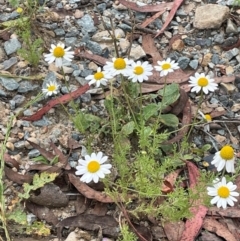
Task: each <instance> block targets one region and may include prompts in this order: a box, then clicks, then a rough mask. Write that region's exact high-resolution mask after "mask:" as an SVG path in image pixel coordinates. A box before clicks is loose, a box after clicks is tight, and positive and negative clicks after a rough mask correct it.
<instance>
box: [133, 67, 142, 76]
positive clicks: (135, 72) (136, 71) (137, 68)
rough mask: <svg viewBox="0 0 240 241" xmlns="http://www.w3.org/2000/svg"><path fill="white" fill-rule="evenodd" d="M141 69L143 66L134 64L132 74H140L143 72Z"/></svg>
mask: <svg viewBox="0 0 240 241" xmlns="http://www.w3.org/2000/svg"><path fill="white" fill-rule="evenodd" d="M143 71H144V69H143V67H142V66H136V67H135V68H134V71H133V72H134V74H136V75H140V74H142V73H143Z"/></svg>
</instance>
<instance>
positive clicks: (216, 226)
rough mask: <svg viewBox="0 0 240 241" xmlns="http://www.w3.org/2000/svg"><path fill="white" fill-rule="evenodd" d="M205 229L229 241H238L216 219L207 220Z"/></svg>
mask: <svg viewBox="0 0 240 241" xmlns="http://www.w3.org/2000/svg"><path fill="white" fill-rule="evenodd" d="M203 228H205V229H206V230H208V231H210V232H213V233H216V234H217V235H218V236H220V237H223V238H224V239H225V240H227V241H237V239H236V238H235V237H234V236H233V234H232V233H231V232H230V231H229V230H228V228H227V227H226V226H224V225H223V224H221V223H219V222H218V221H217V220H215V219H212V218H205V220H204V223H203Z"/></svg>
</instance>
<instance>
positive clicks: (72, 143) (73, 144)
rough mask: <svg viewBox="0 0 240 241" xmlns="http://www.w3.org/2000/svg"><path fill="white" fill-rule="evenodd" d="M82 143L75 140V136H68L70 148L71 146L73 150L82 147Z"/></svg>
mask: <svg viewBox="0 0 240 241" xmlns="http://www.w3.org/2000/svg"><path fill="white" fill-rule="evenodd" d="M81 146H82V145H81V144H80V143H79V142H78V141H76V140H74V139H73V138H68V148H70V149H71V150H72V149H73V150H74V149H77V148H80V147H81Z"/></svg>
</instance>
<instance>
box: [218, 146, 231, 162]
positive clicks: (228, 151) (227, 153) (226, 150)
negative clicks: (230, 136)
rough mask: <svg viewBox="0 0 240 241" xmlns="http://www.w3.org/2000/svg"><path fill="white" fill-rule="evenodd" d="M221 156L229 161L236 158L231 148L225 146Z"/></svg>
mask: <svg viewBox="0 0 240 241" xmlns="http://www.w3.org/2000/svg"><path fill="white" fill-rule="evenodd" d="M220 156H221V158H222V159H224V160H226V161H228V160H231V159H232V158H233V157H234V150H233V148H232V147H231V146H224V147H223V148H222V149H221V151H220Z"/></svg>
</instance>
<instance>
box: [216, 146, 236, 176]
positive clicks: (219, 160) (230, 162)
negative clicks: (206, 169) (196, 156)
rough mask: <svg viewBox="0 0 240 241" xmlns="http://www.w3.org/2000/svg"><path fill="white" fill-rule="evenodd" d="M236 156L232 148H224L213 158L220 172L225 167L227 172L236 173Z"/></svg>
mask: <svg viewBox="0 0 240 241" xmlns="http://www.w3.org/2000/svg"><path fill="white" fill-rule="evenodd" d="M234 161H235V154H234V150H233V148H232V147H231V146H229V145H226V146H224V147H223V148H222V149H221V151H218V152H216V153H215V155H214V157H213V161H212V162H211V164H213V165H214V166H215V167H216V168H217V171H218V172H220V171H221V170H222V169H223V168H224V167H225V166H226V171H227V172H235V169H234Z"/></svg>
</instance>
